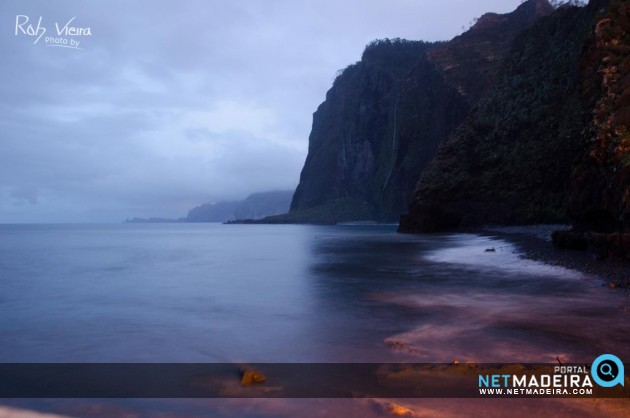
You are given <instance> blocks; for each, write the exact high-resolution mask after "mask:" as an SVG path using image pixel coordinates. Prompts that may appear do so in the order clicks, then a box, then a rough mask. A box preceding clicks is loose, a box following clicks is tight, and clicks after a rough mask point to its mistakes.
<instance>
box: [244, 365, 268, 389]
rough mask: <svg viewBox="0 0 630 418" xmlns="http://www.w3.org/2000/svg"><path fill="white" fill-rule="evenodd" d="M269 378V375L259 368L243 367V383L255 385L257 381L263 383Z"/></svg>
mask: <svg viewBox="0 0 630 418" xmlns="http://www.w3.org/2000/svg"><path fill="white" fill-rule="evenodd" d="M265 380H267V377H266V376H265V375H264V374H262V373H261V372H259V371H258V370H254V369H248V368H242V369H241V384H242V385H253V384H256V383H262V382H264V381H265Z"/></svg>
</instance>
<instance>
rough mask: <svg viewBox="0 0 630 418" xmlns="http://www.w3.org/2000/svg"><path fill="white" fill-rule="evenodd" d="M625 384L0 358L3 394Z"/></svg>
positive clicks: (405, 392)
mask: <svg viewBox="0 0 630 418" xmlns="http://www.w3.org/2000/svg"><path fill="white" fill-rule="evenodd" d="M626 369H627V368H626ZM625 380H627V377H626V376H625V375H620V376H619V378H618V381H619V382H624V381H625ZM627 386H628V385H626V386H622V385H621V384H616V385H615V386H614V387H602V386H600V385H599V384H598V383H596V382H595V381H594V380H593V379H592V377H591V376H590V366H589V365H584V364H582V365H578V364H572V365H563V366H562V368H561V367H560V366H558V365H557V364H555V365H554V364H433V363H432V364H420V363H413V364H411V363H255V364H230V363H159V364H153V363H89V364H84V363H81V364H79V363H4V364H0V398H492V397H511V398H516V397H554V398H557V397H566V398H595V397H600V398H628V397H630V392H629V390H628V389H627Z"/></svg>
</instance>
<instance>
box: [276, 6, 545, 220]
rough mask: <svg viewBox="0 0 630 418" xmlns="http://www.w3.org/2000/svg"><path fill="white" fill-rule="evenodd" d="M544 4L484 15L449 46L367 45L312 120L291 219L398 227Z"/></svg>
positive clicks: (336, 82)
mask: <svg viewBox="0 0 630 418" xmlns="http://www.w3.org/2000/svg"><path fill="white" fill-rule="evenodd" d="M545 5H546V6H548V7H550V6H549V4H548V3H547V2H546V0H529V1H527V2H526V3H524V4H523V5H521V6H520V7H519V8H518V9H517V10H516V11H515V12H513V13H510V14H508V15H486V16H485V17H484V18H482V19H480V21H479V22H478V23H477V25H475V27H473V28H472V29H471V30H469V31H468V32H467V33H465V34H463V35H461V36H459V37H457V38H455V39H454V40H453V41H451V42H448V43H438V44H428V43H423V42H410V41H402V40H394V41H389V40H385V41H375V42H373V43H372V44H370V45H368V47H367V48H366V49H365V52H364V53H363V57H362V59H361V61H360V62H358V63H356V64H354V65H352V66H350V67H348V68H347V69H346V70H344V71H343V73H341V74H340V75H339V77H338V78H337V79H336V80H335V82H334V84H333V87H332V88H331V89H330V91H329V92H328V93H327V95H326V101H325V102H324V103H322V104H321V105H320V107H319V108H318V109H317V111H316V112H315V114H314V115H313V128H312V131H311V135H310V137H309V151H308V156H307V159H306V162H305V164H304V168H303V170H302V174H301V176H300V183H299V185H298V187H297V190H296V192H295V195H294V197H293V201H292V204H291V213H290V215H291V216H290V217H289V218H290V219H289V218H287V220H288V221H291V222H325V223H331V222H333V223H334V222H338V221H348V220H376V221H391V220H397V219H398V218H399V216H400V214H401V213H405V212H406V211H407V209H408V207H409V204H410V203H411V202H410V200H411V198H412V196H413V191H414V190H415V186H416V183H417V181H418V178H419V177H420V175H421V173H422V172H423V170H424V169H425V168H426V166H427V165H428V164H429V162H430V161H431V160H432V158H433V156H434V154H435V151H436V149H437V147H438V145H439V144H440V143H441V142H442V141H443V140H444V139H445V138H447V137H448V136H449V135H450V134H451V133H452V132H453V131H454V129H455V128H456V127H457V126H459V125H460V124H461V122H462V121H463V120H464V118H465V117H466V115H467V114H468V113H469V111H470V106H471V104H474V103H475V102H476V101H477V99H478V97H479V96H480V95H481V94H482V92H484V91H485V90H486V89H487V87H488V86H490V85H492V84H493V80H494V77H495V75H496V69H497V68H498V62H500V61H501V60H502V58H503V57H504V56H505V54H506V52H507V49H508V45H509V44H510V42H511V41H512V40H513V39H514V37H515V36H516V34H517V33H518V32H519V31H520V30H522V29H524V28H526V27H528V26H530V25H531V24H532V23H533V22H534V21H535V20H536V19H537V18H538V17H539V16H541V15H544V14H546V13H547V12H548V9H547V8H546V7H545ZM331 210H334V211H335V213H331Z"/></svg>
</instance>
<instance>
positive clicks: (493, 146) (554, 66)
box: [400, 1, 605, 232]
mask: <svg viewBox="0 0 630 418" xmlns="http://www.w3.org/2000/svg"><path fill="white" fill-rule="evenodd" d="M603 3H605V2H602V1H593V2H591V4H590V5H589V6H588V7H584V8H578V7H563V8H561V9H559V10H557V11H556V12H554V13H553V14H552V15H551V16H548V17H545V18H543V19H540V20H539V21H538V22H537V23H536V24H535V25H534V26H533V27H532V28H530V29H528V30H526V31H524V32H523V33H521V34H520V35H518V36H517V37H516V39H515V40H514V42H513V43H512V46H511V48H510V52H509V53H508V55H507V57H506V58H505V59H504V61H503V64H502V67H501V70H500V72H499V74H498V76H497V82H496V84H495V85H494V87H493V88H492V89H491V90H489V91H488V93H487V94H485V95H484V96H483V98H482V99H481V100H480V101H479V103H478V105H477V106H476V107H475V108H474V109H473V110H472V112H471V114H470V115H469V117H468V118H467V120H466V121H465V122H464V123H463V124H462V126H460V127H459V128H458V129H457V131H456V132H455V133H454V134H453V135H452V136H451V137H449V138H448V139H447V140H446V141H444V142H443V143H442V144H441V146H440V148H439V150H438V152H437V154H436V157H435V159H434V160H433V162H432V163H431V165H430V166H429V167H428V168H427V170H425V172H424V173H423V175H422V177H421V179H420V182H419V183H418V187H417V190H416V193H415V197H414V202H413V204H412V207H411V210H410V213H409V214H408V215H406V216H403V217H402V218H401V223H400V231H402V232H433V231H436V230H444V229H452V228H461V227H466V226H475V225H483V224H523V223H545V222H549V223H553V222H558V221H565V220H566V209H567V199H568V196H567V190H568V189H569V187H570V184H571V175H572V172H573V169H574V162H575V161H576V158H577V157H578V156H579V155H580V153H581V152H582V151H583V150H584V149H585V147H586V146H587V144H588V137H587V135H586V131H585V126H586V122H585V120H586V118H585V115H587V114H588V113H589V111H590V109H589V105H588V103H586V102H585V101H584V98H583V96H582V94H581V84H582V74H581V71H580V66H581V61H582V59H583V52H584V50H585V48H586V46H587V45H588V42H589V35H590V34H591V33H592V30H593V28H594V26H595V21H596V16H597V15H598V13H599V11H600V9H601V7H602V4H603Z"/></svg>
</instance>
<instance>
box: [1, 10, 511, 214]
mask: <svg viewBox="0 0 630 418" xmlns="http://www.w3.org/2000/svg"><path fill="white" fill-rule="evenodd" d="M519 3H520V0H485V1H484V0H479V1H469V0H442V1H428V0H317V1H311V0H302V1H295V0H276V1H274V0H265V1H262V0H259V1H254V0H230V1H228V0H224V1H216V0H212V1H208V0H179V1H155V0H142V1H122V0H121V1H98V2H97V1H78V0H77V1H50V0H41V1H28V0H19V1H18V0H9V1H7V0H3V1H2V2H1V3H0V28H1V29H0V50H1V51H2V56H3V59H2V65H1V66H0V77H1V79H2V83H1V84H0V107H1V113H0V222H89V221H93V222H118V221H120V220H122V219H124V218H127V217H132V216H141V217H150V216H164V217H179V216H184V215H185V214H186V212H187V211H188V210H189V209H190V208H191V207H193V206H195V205H198V204H200V203H203V202H213V201H218V200H225V199H238V198H243V197H245V196H246V195H247V194H249V193H252V192H257V191H267V190H286V189H293V188H295V186H296V185H297V182H298V180H299V173H300V170H301V168H302V164H303V162H304V159H305V157H306V150H307V147H308V135H309V132H310V127H311V121H312V113H313V112H314V111H315V109H316V108H317V106H318V105H319V103H320V102H321V101H322V100H323V99H324V97H325V93H326V91H327V90H328V89H329V88H330V86H331V83H332V80H333V78H334V75H335V73H336V71H337V70H339V69H341V68H344V67H346V66H347V65H348V64H351V63H353V62H355V61H357V60H358V59H359V58H360V56H361V52H362V51H363V48H364V46H365V44H367V43H368V42H369V41H371V40H373V39H376V38H385V37H390V38H394V37H402V38H408V39H422V40H429V41H435V40H447V39H450V38H452V37H453V36H455V35H457V34H458V33H460V32H461V27H462V26H463V25H467V24H468V22H470V21H471V20H472V19H473V18H474V17H478V16H480V15H481V14H483V13H484V12H487V11H495V12H501V13H504V12H508V11H511V10H513V9H514V8H516V6H517V5H518V4H519ZM17 15H26V16H28V17H29V18H30V22H29V23H31V24H33V26H37V20H38V19H39V17H40V16H41V17H42V26H43V27H45V28H46V30H47V32H46V34H45V35H44V37H42V38H41V39H40V40H39V42H38V43H36V44H34V41H35V37H31V36H27V35H25V34H22V33H21V32H18V36H16V35H15V26H16V16H17ZM72 17H76V19H75V20H74V21H73V22H72V24H71V26H76V27H89V28H90V32H91V36H67V37H66V38H68V39H69V38H74V39H76V40H80V42H81V43H80V45H79V47H80V48H82V49H80V50H77V49H70V48H63V47H47V46H46V43H45V37H46V36H52V37H57V36H56V28H55V22H57V23H58V24H59V26H60V27H63V26H64V25H65V23H66V22H67V21H68V20H69V19H71V18H72ZM24 27H25V26H24Z"/></svg>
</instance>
